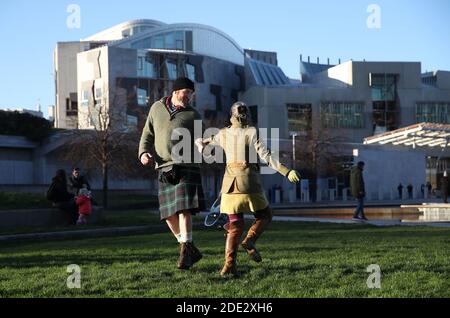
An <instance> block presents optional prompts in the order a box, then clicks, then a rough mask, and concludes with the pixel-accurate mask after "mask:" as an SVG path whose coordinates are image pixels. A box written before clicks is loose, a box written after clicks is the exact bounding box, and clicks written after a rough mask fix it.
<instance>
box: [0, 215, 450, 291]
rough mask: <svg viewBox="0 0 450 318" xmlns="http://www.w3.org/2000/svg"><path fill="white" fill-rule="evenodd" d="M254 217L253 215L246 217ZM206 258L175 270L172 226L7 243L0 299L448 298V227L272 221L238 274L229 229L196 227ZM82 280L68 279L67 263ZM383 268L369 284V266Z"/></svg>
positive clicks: (1, 256)
mask: <svg viewBox="0 0 450 318" xmlns="http://www.w3.org/2000/svg"><path fill="white" fill-rule="evenodd" d="M248 223H249V222H247V225H248ZM195 241H196V245H197V246H198V247H199V248H200V249H201V250H202V252H203V253H204V258H203V259H202V260H201V261H200V262H199V263H197V264H196V265H194V267H193V268H191V270H189V271H181V270H178V269H176V267H175V264H176V260H177V256H178V255H177V252H178V247H177V243H176V242H175V240H174V238H173V237H172V236H171V235H170V234H169V233H168V232H166V233H155V234H148V235H138V236H127V237H115V238H99V239H85V240H74V241H48V242H34V243H16V244H13V243H8V244H3V245H2V246H1V247H0V297H450V263H449V259H450V249H449V243H450V228H431V227H382V228H377V227H372V226H369V225H342V224H341V225H338V224H320V223H298V222H292V223H287V222H274V223H273V224H272V226H271V228H270V229H269V230H268V231H267V232H266V233H265V234H264V235H263V236H262V238H261V240H260V242H259V243H258V246H259V248H260V251H261V253H262V256H263V258H264V260H263V262H262V263H260V264H256V263H253V262H251V261H250V260H249V259H248V258H247V256H246V255H245V253H244V252H243V251H242V250H240V253H239V258H238V266H239V269H240V270H241V272H242V273H243V275H242V277H241V278H239V279H223V278H221V277H220V276H219V274H218V272H219V270H220V268H221V266H222V264H223V245H224V238H223V232H221V231H219V230H202V231H197V232H196V233H195ZM70 264H78V265H79V266H80V267H81V288H80V289H69V288H67V287H66V280H67V277H68V276H69V275H70V274H69V273H67V266H68V265H70ZM370 264H378V265H379V266H380V268H381V275H382V276H381V288H380V289H369V288H368V287H367V285H366V281H367V279H368V277H369V274H370V273H367V272H366V268H367V267H368V266H369V265H370Z"/></svg>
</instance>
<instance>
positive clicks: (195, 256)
mask: <svg viewBox="0 0 450 318" xmlns="http://www.w3.org/2000/svg"><path fill="white" fill-rule="evenodd" d="M186 247H187V249H188V252H189V254H190V256H191V261H192V265H194V264H195V263H197V262H198V261H199V260H201V259H202V257H203V255H202V253H201V252H200V251H199V250H198V248H197V247H196V246H195V245H194V242H187V243H186Z"/></svg>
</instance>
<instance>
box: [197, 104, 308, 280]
mask: <svg viewBox="0 0 450 318" xmlns="http://www.w3.org/2000/svg"><path fill="white" fill-rule="evenodd" d="M230 121H231V126H229V127H226V128H223V129H221V130H220V131H219V133H218V134H217V135H215V136H213V137H211V138H206V139H197V140H196V144H197V147H198V148H199V151H200V152H202V151H203V148H204V146H206V145H208V144H212V145H218V146H220V147H221V148H222V149H223V150H224V152H225V156H226V170H225V175H224V177H223V182H222V189H221V195H222V199H221V204H220V212H221V213H225V214H227V215H228V218H229V222H228V223H227V224H226V225H225V226H224V228H225V229H226V231H227V234H226V242H225V261H224V265H223V268H222V270H221V272H220V275H221V276H233V277H236V276H239V273H238V271H237V267H236V260H237V252H238V247H239V243H240V240H241V235H242V233H243V231H244V213H252V214H253V215H254V217H255V221H254V223H253V224H252V226H251V227H250V229H249V230H248V233H247V235H246V237H245V239H244V240H243V241H242V242H241V246H242V247H243V248H244V249H245V250H246V252H247V254H248V255H249V257H250V258H251V259H252V260H253V261H255V262H261V261H262V257H261V255H260V253H259V251H258V250H257V249H256V241H257V240H258V238H259V237H260V236H261V234H262V233H263V232H264V231H265V230H266V229H267V226H268V225H269V223H270V222H271V221H272V210H271V209H270V207H269V202H268V201H267V198H266V196H265V194H264V189H263V187H262V184H261V181H260V177H259V172H260V167H259V165H258V161H257V156H259V157H260V158H261V159H262V160H264V161H265V162H267V164H268V165H269V166H270V167H271V168H273V169H274V170H276V171H278V172H279V173H280V174H282V175H283V176H285V177H287V178H288V179H289V181H291V182H293V183H295V182H299V181H300V176H299V174H298V173H297V172H296V171H295V170H290V169H288V168H286V167H285V166H284V165H282V164H281V163H280V162H278V161H277V160H276V159H275V158H274V157H273V155H272V154H271V152H270V150H269V149H267V148H266V146H265V145H264V143H263V142H262V141H261V139H259V136H258V132H257V129H256V128H255V127H253V126H251V118H250V111H249V109H248V107H247V105H246V104H245V103H243V102H236V103H234V104H233V105H232V106H231V118H230Z"/></svg>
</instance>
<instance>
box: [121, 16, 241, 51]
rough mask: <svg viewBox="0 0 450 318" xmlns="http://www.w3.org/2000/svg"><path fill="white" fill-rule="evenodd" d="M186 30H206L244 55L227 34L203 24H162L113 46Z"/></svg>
mask: <svg viewBox="0 0 450 318" xmlns="http://www.w3.org/2000/svg"><path fill="white" fill-rule="evenodd" d="M186 29H200V30H206V31H210V32H213V33H216V34H218V35H220V36H222V37H223V38H225V39H226V40H227V41H229V42H230V43H231V44H232V45H233V46H234V47H235V48H236V49H237V50H239V51H240V52H242V54H244V50H243V49H242V48H241V47H240V46H239V44H237V42H236V41H235V40H234V39H233V38H232V37H231V36H229V35H228V34H226V33H225V32H223V31H221V30H219V29H216V28H214V27H212V26H209V25H204V24H197V23H173V24H164V25H162V26H160V27H156V28H154V29H150V30H147V31H145V32H141V33H139V34H136V35H133V36H130V37H127V38H125V39H122V40H119V41H115V42H114V45H123V44H126V43H128V42H130V43H131V42H134V41H139V40H142V39H144V38H146V37H148V36H151V35H156V34H158V33H164V32H167V31H176V30H186Z"/></svg>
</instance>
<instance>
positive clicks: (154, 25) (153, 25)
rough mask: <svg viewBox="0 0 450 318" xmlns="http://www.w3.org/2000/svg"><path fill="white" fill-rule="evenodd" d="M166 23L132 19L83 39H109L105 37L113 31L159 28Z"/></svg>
mask: <svg viewBox="0 0 450 318" xmlns="http://www.w3.org/2000/svg"><path fill="white" fill-rule="evenodd" d="M165 25H167V24H166V23H164V22H161V21H158V20H151V19H135V20H130V21H126V22H122V23H120V24H117V25H115V26H113V27H111V28H108V29H106V30H103V31H100V32H98V33H96V34H94V35H91V36H89V37H87V38H85V39H83V40H84V41H96V40H108V39H105V36H107V35H108V34H112V33H116V32H117V33H121V32H122V31H123V30H126V29H129V28H132V27H136V26H147V27H150V28H157V27H161V26H165Z"/></svg>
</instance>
